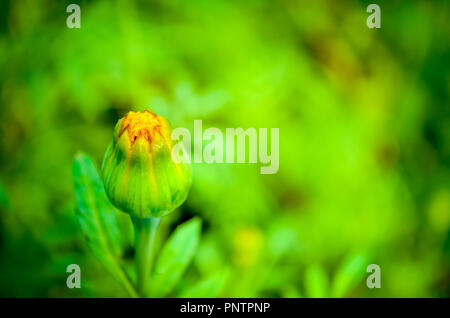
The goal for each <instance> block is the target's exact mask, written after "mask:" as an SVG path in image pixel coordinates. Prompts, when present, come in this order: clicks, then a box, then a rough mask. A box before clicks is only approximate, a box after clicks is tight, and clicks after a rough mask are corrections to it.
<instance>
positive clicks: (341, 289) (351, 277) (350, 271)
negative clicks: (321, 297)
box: [332, 254, 367, 297]
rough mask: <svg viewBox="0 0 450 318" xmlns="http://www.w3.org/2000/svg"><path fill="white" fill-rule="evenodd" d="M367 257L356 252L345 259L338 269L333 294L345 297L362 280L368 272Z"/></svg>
mask: <svg viewBox="0 0 450 318" xmlns="http://www.w3.org/2000/svg"><path fill="white" fill-rule="evenodd" d="M366 266H367V259H366V257H365V256H363V255H359V254H356V255H354V256H352V257H350V258H349V259H348V260H347V261H345V262H344V263H343V264H342V265H341V267H340V268H339V269H338V271H337V273H336V275H335V277H334V281H333V289H332V296H333V297H345V296H348V294H349V293H351V292H352V290H353V289H354V288H355V287H356V286H357V285H358V283H360V282H361V280H362V279H363V277H364V275H365V274H366V268H365V267H366Z"/></svg>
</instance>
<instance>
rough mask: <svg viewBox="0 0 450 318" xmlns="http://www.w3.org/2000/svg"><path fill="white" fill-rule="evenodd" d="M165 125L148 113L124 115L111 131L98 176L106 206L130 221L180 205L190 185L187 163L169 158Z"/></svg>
mask: <svg viewBox="0 0 450 318" xmlns="http://www.w3.org/2000/svg"><path fill="white" fill-rule="evenodd" d="M171 133H172V129H171V127H170V124H169V122H168V121H167V120H166V119H165V118H164V117H161V116H157V115H156V114H154V113H153V112H151V111H148V110H146V111H143V112H129V113H128V114H126V115H125V117H124V118H122V119H120V120H119V121H118V123H117V124H116V127H115V128H114V138H113V142H112V143H111V145H110V146H109V147H108V149H107V150H106V154H105V158H104V159H103V165H102V176H103V181H104V183H105V190H106V193H107V195H108V197H109V199H110V200H111V202H112V203H113V204H114V205H115V206H116V207H117V208H119V209H120V210H122V211H124V212H127V213H129V214H130V215H131V216H132V217H138V218H147V217H159V216H163V215H165V214H167V213H170V212H172V211H173V210H174V209H176V208H177V207H178V206H180V205H181V204H182V203H183V202H184V201H185V200H186V197H187V195H188V192H189V188H190V185H191V181H192V175H191V168H190V166H189V163H187V162H180V163H176V162H174V161H173V160H172V156H171V152H172V140H171Z"/></svg>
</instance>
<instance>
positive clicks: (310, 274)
mask: <svg viewBox="0 0 450 318" xmlns="http://www.w3.org/2000/svg"><path fill="white" fill-rule="evenodd" d="M305 289H306V294H307V295H308V297H311V298H322V297H327V296H328V295H327V292H328V289H329V283H328V278H327V274H326V273H325V271H324V270H323V268H322V267H320V266H317V265H312V266H309V267H308V268H307V269H306V273H305Z"/></svg>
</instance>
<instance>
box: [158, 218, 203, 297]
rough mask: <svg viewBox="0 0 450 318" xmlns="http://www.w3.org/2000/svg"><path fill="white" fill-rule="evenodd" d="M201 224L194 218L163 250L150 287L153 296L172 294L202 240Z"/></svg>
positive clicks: (178, 231)
mask: <svg viewBox="0 0 450 318" xmlns="http://www.w3.org/2000/svg"><path fill="white" fill-rule="evenodd" d="M200 231H201V222H200V220H199V219H198V218H193V219H191V220H189V221H187V222H185V223H183V224H181V225H179V226H178V227H177V228H176V229H175V231H174V233H173V234H172V235H171V237H170V238H169V240H168V241H167V243H166V244H165V245H164V247H163V248H162V250H161V253H160V255H159V257H158V260H157V261H156V265H155V272H154V273H153V276H152V278H151V281H150V283H149V285H150V286H151V293H150V294H151V295H152V296H154V297H164V296H165V295H167V294H168V293H170V292H171V291H172V289H173V287H175V285H176V284H177V283H178V281H179V280H180V278H181V276H182V275H183V272H184V271H185V269H186V267H187V266H188V265H189V263H190V261H191V259H192V257H193V256H194V253H195V250H196V249H197V245H198V242H199V240H200Z"/></svg>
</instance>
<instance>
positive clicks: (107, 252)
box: [72, 154, 136, 296]
mask: <svg viewBox="0 0 450 318" xmlns="http://www.w3.org/2000/svg"><path fill="white" fill-rule="evenodd" d="M72 173H73V179H74V187H75V198H76V203H77V219H78V222H79V224H80V226H81V230H82V231H83V234H84V236H85V238H86V240H87V243H88V245H89V247H90V249H91V250H92V252H93V253H94V255H95V256H96V257H97V258H98V259H99V260H100V261H101V262H102V264H103V265H104V266H105V267H106V268H107V269H108V271H109V272H110V273H111V274H112V275H113V276H114V277H115V278H116V279H117V280H118V281H119V282H120V283H121V284H122V285H123V287H124V288H125V289H126V290H127V292H128V293H129V294H130V296H136V293H135V291H134V289H133V286H132V285H131V283H130V281H129V279H128V278H127V277H126V275H125V273H124V272H123V270H122V268H121V267H120V265H119V262H118V256H119V253H120V242H121V239H120V231H119V227H118V222H117V217H116V215H115V212H114V208H113V206H112V205H111V203H110V202H109V200H108V198H107V197H106V194H105V190H104V188H103V183H102V181H101V179H100V177H99V175H98V172H97V169H96V168H95V165H94V163H93V161H92V159H90V158H89V157H88V156H86V155H84V154H78V155H77V156H76V157H75V160H74V162H73V166H72Z"/></svg>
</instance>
